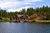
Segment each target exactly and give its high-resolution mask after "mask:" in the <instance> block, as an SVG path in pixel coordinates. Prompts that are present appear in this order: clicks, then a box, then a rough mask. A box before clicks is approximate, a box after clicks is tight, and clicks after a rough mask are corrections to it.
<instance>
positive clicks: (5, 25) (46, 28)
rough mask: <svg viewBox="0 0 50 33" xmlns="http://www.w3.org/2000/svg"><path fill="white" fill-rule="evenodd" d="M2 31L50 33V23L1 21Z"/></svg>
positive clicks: (9, 32) (12, 32) (6, 32)
mask: <svg viewBox="0 0 50 33" xmlns="http://www.w3.org/2000/svg"><path fill="white" fill-rule="evenodd" d="M0 33H50V24H42V23H9V22H0Z"/></svg>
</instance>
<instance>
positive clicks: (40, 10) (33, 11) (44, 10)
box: [0, 6, 50, 19]
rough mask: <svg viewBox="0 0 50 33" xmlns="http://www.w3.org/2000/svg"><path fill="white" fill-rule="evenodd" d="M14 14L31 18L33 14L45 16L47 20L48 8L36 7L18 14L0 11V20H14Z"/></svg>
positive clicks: (49, 12)
mask: <svg viewBox="0 0 50 33" xmlns="http://www.w3.org/2000/svg"><path fill="white" fill-rule="evenodd" d="M16 14H24V15H28V16H31V15H33V14H37V15H42V16H46V17H47V19H50V7H48V6H43V7H37V8H27V10H25V9H22V10H20V12H17V11H16V12H7V11H6V10H3V9H0V18H10V19H15V18H16Z"/></svg>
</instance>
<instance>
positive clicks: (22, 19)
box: [16, 14, 28, 21]
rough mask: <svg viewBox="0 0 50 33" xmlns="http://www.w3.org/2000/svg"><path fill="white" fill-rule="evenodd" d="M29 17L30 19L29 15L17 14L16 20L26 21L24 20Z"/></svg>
mask: <svg viewBox="0 0 50 33" xmlns="http://www.w3.org/2000/svg"><path fill="white" fill-rule="evenodd" d="M27 19H28V15H23V14H17V18H16V20H19V21H24V20H27Z"/></svg>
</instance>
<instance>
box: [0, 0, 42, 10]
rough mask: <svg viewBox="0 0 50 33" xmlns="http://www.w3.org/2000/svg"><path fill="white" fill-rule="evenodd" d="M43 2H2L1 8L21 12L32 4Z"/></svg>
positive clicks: (27, 0) (31, 0)
mask: <svg viewBox="0 0 50 33" xmlns="http://www.w3.org/2000/svg"><path fill="white" fill-rule="evenodd" d="M38 1H42V0H0V8H2V9H7V10H10V11H11V10H18V9H19V10H20V9H22V8H24V7H26V8H27V7H28V6H29V5H31V4H32V2H38Z"/></svg>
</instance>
